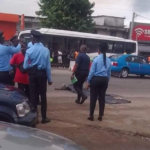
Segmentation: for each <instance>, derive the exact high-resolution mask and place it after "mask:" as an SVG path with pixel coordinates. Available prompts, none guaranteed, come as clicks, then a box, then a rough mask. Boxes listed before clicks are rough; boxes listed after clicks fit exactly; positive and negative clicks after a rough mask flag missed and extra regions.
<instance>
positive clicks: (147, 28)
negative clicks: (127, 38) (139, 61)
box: [130, 22, 150, 57]
mask: <svg viewBox="0 0 150 150" xmlns="http://www.w3.org/2000/svg"><path fill="white" fill-rule="evenodd" d="M130 30H131V25H130ZM131 33H132V40H135V41H137V42H138V45H139V54H140V55H143V56H145V57H149V56H150V24H147V23H139V22H135V23H134V25H133V30H132V31H131Z"/></svg>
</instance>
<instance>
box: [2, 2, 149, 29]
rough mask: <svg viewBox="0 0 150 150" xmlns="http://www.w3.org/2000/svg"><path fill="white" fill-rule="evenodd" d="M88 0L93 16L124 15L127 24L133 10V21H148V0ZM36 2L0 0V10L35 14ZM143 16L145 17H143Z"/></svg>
mask: <svg viewBox="0 0 150 150" xmlns="http://www.w3.org/2000/svg"><path fill="white" fill-rule="evenodd" d="M90 1H91V2H95V7H94V8H93V9H94V13H93V16H97V15H108V16H116V17H125V18H126V19H125V24H126V25H127V26H129V22H130V21H131V20H132V15H133V12H135V13H136V14H138V15H140V16H137V17H136V18H135V21H137V22H145V23H150V3H149V2H150V0H90ZM37 2H38V0H0V12H1V13H2V12H3V13H12V14H19V15H21V14H25V15H26V16H36V15H35V11H38V10H39V7H38V4H37ZM141 16H142V17H141ZM143 17H145V18H147V19H144V18H143Z"/></svg>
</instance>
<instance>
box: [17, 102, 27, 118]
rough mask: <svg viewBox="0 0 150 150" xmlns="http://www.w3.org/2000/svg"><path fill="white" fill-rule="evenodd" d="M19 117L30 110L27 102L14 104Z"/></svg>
mask: <svg viewBox="0 0 150 150" xmlns="http://www.w3.org/2000/svg"><path fill="white" fill-rule="evenodd" d="M16 109H17V112H18V116H19V117H24V116H26V115H27V114H28V113H29V112H30V106H29V104H28V103H27V102H23V103H21V104H18V105H16Z"/></svg>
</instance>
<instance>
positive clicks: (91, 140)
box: [38, 68, 150, 150]
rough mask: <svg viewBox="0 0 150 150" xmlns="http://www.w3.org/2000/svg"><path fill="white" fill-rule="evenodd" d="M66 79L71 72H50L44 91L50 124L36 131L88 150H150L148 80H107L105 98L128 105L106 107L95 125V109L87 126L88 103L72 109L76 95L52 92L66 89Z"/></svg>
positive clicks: (40, 125)
mask: <svg viewBox="0 0 150 150" xmlns="http://www.w3.org/2000/svg"><path fill="white" fill-rule="evenodd" d="M70 76H71V72H70V71H68V70H67V69H54V68H53V69H52V80H53V85H52V86H49V87H48V92H47V96H48V110H47V114H48V117H50V118H52V122H51V123H49V124H46V125H45V124H44V125H42V124H39V125H38V128H40V129H43V130H47V131H50V132H53V133H56V134H59V135H62V136H64V137H66V138H69V139H71V140H72V141H75V142H76V143H77V144H79V145H81V146H83V147H85V148H87V149H88V150H100V149H103V150H149V149H150V138H147V137H150V136H149V135H150V132H149V128H150V119H149V116H148V115H147V114H149V113H150V109H149V108H150V103H149V97H150V92H149V84H150V82H149V80H150V78H149V77H147V78H144V79H141V78H140V77H137V76H130V77H129V78H127V79H119V78H115V77H111V80H110V83H109V88H108V90H107V94H114V95H118V96H121V97H125V98H126V99H127V100H131V103H130V104H122V105H121V104H120V105H106V110H105V116H104V120H103V121H102V122H99V121H97V118H96V117H97V116H98V107H97V108H96V111H95V120H94V122H89V121H88V120H87V119H86V118H87V116H88V113H89V99H88V100H87V101H86V102H85V103H84V105H76V104H75V103H74V100H75V98H76V94H74V93H72V92H69V91H55V88H59V87H61V85H62V84H66V85H69V84H70ZM107 129H110V130H107ZM128 133H131V134H128ZM135 133H136V134H135ZM133 135H134V136H133ZM138 135H140V136H138ZM142 135H143V136H142ZM147 135H148V136H147Z"/></svg>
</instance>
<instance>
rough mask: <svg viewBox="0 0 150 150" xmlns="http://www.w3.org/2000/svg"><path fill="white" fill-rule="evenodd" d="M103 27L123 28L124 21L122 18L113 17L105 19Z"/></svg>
mask: <svg viewBox="0 0 150 150" xmlns="http://www.w3.org/2000/svg"><path fill="white" fill-rule="evenodd" d="M104 25H106V26H113V27H123V26H124V19H123V18H115V17H105V23H104Z"/></svg>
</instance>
